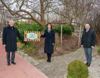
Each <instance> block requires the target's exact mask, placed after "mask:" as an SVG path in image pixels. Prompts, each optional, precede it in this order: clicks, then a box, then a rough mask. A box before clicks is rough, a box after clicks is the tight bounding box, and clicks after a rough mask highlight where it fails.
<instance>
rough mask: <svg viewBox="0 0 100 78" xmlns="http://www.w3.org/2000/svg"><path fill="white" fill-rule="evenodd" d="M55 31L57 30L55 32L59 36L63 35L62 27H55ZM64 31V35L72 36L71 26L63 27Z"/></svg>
mask: <svg viewBox="0 0 100 78" xmlns="http://www.w3.org/2000/svg"><path fill="white" fill-rule="evenodd" d="M53 29H54V30H55V32H57V33H59V34H60V33H61V26H57V27H53ZM62 30H63V34H68V35H71V34H72V32H73V30H72V28H71V26H66V25H63V27H62Z"/></svg>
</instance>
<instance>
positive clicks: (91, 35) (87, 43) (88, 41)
mask: <svg viewBox="0 0 100 78" xmlns="http://www.w3.org/2000/svg"><path fill="white" fill-rule="evenodd" d="M95 43H96V35H95V32H94V30H92V29H89V31H88V32H86V30H84V32H83V35H82V39H81V45H83V47H84V48H91V46H95Z"/></svg>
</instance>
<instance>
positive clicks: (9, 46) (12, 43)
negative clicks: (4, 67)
mask: <svg viewBox="0 0 100 78" xmlns="http://www.w3.org/2000/svg"><path fill="white" fill-rule="evenodd" d="M17 36H18V37H19V39H21V40H22V41H24V38H23V37H22V36H21V35H20V33H19V31H18V29H17V28H15V27H14V21H9V25H8V26H7V27H4V30H3V37H2V42H3V45H4V46H5V49H6V52H7V63H8V65H10V52H12V56H11V63H12V64H16V63H15V62H14V59H15V51H17Z"/></svg>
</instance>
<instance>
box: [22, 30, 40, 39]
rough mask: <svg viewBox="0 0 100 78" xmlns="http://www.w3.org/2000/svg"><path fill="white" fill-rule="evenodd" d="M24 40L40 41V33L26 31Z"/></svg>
mask: <svg viewBox="0 0 100 78" xmlns="http://www.w3.org/2000/svg"><path fill="white" fill-rule="evenodd" d="M24 38H25V39H26V40H27V41H40V32H38V31H24Z"/></svg>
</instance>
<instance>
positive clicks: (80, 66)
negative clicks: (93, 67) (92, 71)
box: [67, 60, 89, 78]
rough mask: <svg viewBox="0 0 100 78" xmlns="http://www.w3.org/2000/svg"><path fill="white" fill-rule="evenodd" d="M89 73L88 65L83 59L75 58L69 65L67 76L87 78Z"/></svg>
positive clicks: (70, 77)
mask: <svg viewBox="0 0 100 78" xmlns="http://www.w3.org/2000/svg"><path fill="white" fill-rule="evenodd" d="M88 74H89V72H88V68H87V66H86V65H85V64H84V63H83V62H81V61H78V60H75V61H72V62H71V63H70V64H69V65H68V74H67V78H87V77H88Z"/></svg>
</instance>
